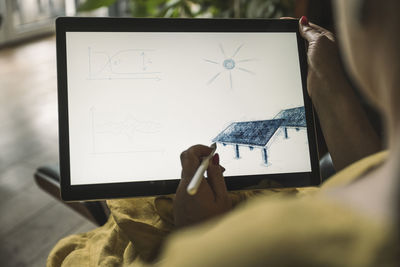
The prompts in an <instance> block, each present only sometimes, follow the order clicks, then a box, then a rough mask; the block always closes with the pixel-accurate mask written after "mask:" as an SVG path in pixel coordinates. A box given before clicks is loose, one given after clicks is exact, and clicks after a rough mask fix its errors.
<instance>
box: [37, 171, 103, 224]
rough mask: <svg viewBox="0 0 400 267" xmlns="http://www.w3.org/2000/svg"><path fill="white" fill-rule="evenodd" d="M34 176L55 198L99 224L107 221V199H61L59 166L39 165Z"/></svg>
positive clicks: (41, 186)
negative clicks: (76, 200)
mask: <svg viewBox="0 0 400 267" xmlns="http://www.w3.org/2000/svg"><path fill="white" fill-rule="evenodd" d="M34 178H35V181H36V184H37V185H38V186H39V187H40V188H41V189H43V190H44V191H45V192H47V193H48V194H50V195H51V196H53V197H54V198H55V199H57V200H58V201H60V202H61V203H63V204H64V205H66V206H68V207H70V208H71V209H73V210H75V211H76V212H78V213H79V214H80V215H82V216H83V217H85V218H87V219H88V220H90V221H91V222H93V223H95V224H97V225H103V224H104V223H106V222H107V220H108V217H109V215H110V212H109V210H108V208H107V205H106V203H105V201H90V202H85V201H79V202H68V203H67V202H64V201H63V200H62V199H61V194H60V192H61V190H60V182H59V181H60V174H59V170H58V166H52V167H50V166H44V167H39V168H38V169H37V170H36V172H35V174H34Z"/></svg>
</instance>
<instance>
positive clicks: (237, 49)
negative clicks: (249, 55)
mask: <svg viewBox="0 0 400 267" xmlns="http://www.w3.org/2000/svg"><path fill="white" fill-rule="evenodd" d="M243 45H244V44H241V45H240V46H239V47H238V48H236V51H235V53H233V55H232V58H234V57H235V56H236V54H237V53H238V52H239V50H240V49H241V48H242V47H243Z"/></svg>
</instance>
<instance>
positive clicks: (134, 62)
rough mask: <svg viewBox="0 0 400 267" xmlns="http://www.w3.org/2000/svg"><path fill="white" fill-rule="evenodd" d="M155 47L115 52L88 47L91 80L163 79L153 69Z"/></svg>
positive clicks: (158, 72) (159, 73)
mask: <svg viewBox="0 0 400 267" xmlns="http://www.w3.org/2000/svg"><path fill="white" fill-rule="evenodd" d="M154 52H155V50H154V49H123V50H116V51H113V52H110V51H103V50H96V49H94V48H92V47H88V72H89V75H88V76H89V79H90V80H115V79H140V80H153V81H160V80H161V77H160V76H161V72H160V71H155V70H153V59H152V58H153V56H154Z"/></svg>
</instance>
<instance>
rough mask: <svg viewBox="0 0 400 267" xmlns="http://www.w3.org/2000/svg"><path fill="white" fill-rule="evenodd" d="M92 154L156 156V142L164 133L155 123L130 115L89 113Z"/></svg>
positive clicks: (124, 113)
mask: <svg viewBox="0 0 400 267" xmlns="http://www.w3.org/2000/svg"><path fill="white" fill-rule="evenodd" d="M90 113H91V119H92V141H93V144H92V146H93V153H94V154H104V153H134V152H157V151H159V150H160V149H159V148H157V147H155V146H154V143H155V142H154V140H155V139H156V138H158V136H159V134H160V133H161V131H162V128H163V127H162V124H161V123H159V122H158V121H155V120H147V119H146V120H141V119H138V118H137V117H136V116H134V115H133V114H131V113H129V112H127V111H112V112H110V111H98V110H97V109H96V108H95V107H92V108H91V109H90Z"/></svg>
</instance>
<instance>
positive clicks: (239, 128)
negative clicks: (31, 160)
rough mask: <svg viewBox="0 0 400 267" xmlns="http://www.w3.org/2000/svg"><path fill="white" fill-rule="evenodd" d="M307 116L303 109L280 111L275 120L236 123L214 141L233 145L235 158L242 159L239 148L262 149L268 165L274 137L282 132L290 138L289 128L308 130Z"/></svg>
mask: <svg viewBox="0 0 400 267" xmlns="http://www.w3.org/2000/svg"><path fill="white" fill-rule="evenodd" d="M306 127H307V124H306V116H305V111H304V106H303V107H296V108H291V109H285V110H282V111H280V112H279V113H278V114H277V115H276V116H275V117H274V118H273V119H270V120H259V121H244V122H234V123H232V124H230V125H229V126H228V127H227V128H226V129H225V130H223V131H222V132H221V133H219V134H218V135H217V137H215V138H214V139H213V142H217V143H221V144H223V145H224V146H225V145H233V146H234V150H235V158H236V159H239V158H240V151H239V146H247V147H249V148H250V150H253V149H254V148H260V149H261V151H262V158H263V162H264V163H265V164H266V165H268V148H269V147H270V146H271V145H272V143H273V141H274V139H275V138H274V137H275V136H276V135H277V133H278V132H279V131H280V130H282V131H283V132H284V137H285V139H287V138H289V136H288V128H294V129H296V130H297V131H299V130H301V129H306Z"/></svg>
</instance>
